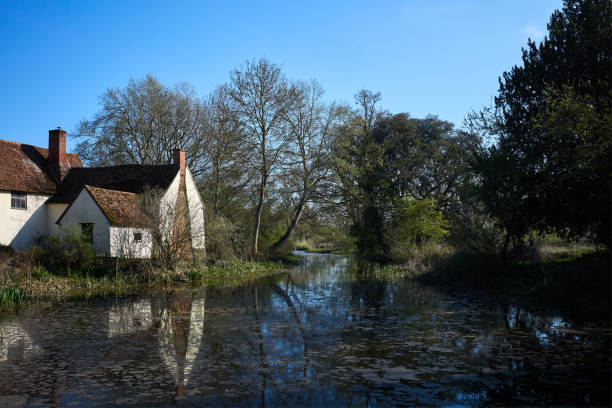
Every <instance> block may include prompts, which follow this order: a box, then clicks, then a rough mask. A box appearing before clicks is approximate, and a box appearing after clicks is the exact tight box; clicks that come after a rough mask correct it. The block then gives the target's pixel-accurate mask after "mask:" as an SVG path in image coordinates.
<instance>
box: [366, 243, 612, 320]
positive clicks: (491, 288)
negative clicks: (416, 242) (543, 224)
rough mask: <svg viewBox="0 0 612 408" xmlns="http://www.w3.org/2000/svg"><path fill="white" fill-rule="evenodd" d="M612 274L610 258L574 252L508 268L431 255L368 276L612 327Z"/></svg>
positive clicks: (497, 262) (518, 261)
mask: <svg viewBox="0 0 612 408" xmlns="http://www.w3.org/2000/svg"><path fill="white" fill-rule="evenodd" d="M610 268H611V265H610V257H609V255H608V254H606V253H603V252H597V251H594V250H583V249H580V250H575V249H573V250H566V251H557V252H553V253H548V254H546V255H545V256H543V257H534V256H526V257H522V258H521V257H519V258H515V259H507V260H506V261H505V262H504V260H503V259H502V258H501V257H500V256H498V255H492V254H467V253H446V254H431V255H429V256H428V257H427V258H420V259H418V260H416V259H413V260H411V261H409V262H406V263H403V264H400V265H378V266H372V267H371V268H369V271H368V272H367V274H368V275H369V277H370V278H373V279H381V280H387V281H395V280H403V279H413V280H416V281H419V282H422V283H426V284H429V285H434V286H436V287H438V288H442V289H449V290H454V289H462V290H469V291H472V292H474V293H476V294H477V295H479V296H481V295H485V296H491V297H494V298H496V299H498V300H502V301H505V302H508V303H511V302H516V303H521V304H525V305H533V306H537V307H539V308H545V309H550V310H557V311H562V312H564V313H566V314H568V315H570V316H572V317H573V318H578V319H581V320H584V319H587V320H608V321H609V320H610V316H611V310H612V304H611V301H610V288H611V287H612V282H611V277H610V270H611V269H610Z"/></svg>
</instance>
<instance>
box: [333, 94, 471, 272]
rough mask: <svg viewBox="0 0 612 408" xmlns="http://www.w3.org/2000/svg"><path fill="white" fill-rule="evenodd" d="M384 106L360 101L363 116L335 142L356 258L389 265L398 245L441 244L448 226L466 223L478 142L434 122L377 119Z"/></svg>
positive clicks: (372, 97)
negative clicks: (463, 202) (467, 190)
mask: <svg viewBox="0 0 612 408" xmlns="http://www.w3.org/2000/svg"><path fill="white" fill-rule="evenodd" d="M379 99H380V95H379V94H374V93H372V92H370V91H366V90H362V91H360V92H359V93H358V94H357V95H356V102H357V105H358V106H359V109H358V110H356V111H354V112H353V113H352V118H351V119H350V120H349V121H347V122H345V124H344V125H343V126H341V127H340V132H339V134H338V138H337V140H336V151H335V163H336V166H335V171H336V176H337V177H338V180H339V187H338V191H339V193H340V194H341V196H342V200H343V203H344V204H345V207H346V209H347V214H348V216H349V217H350V219H351V224H352V232H353V236H354V237H355V238H356V245H357V248H358V250H359V253H360V254H361V255H363V256H365V257H366V258H369V259H374V260H385V259H389V257H390V256H391V252H392V251H391V250H392V248H393V246H394V245H397V244H398V243H399V242H400V241H401V242H402V245H421V244H424V243H426V242H429V241H437V240H439V239H441V238H442V237H444V236H446V235H448V227H449V222H450V221H449V219H453V220H454V221H455V222H460V221H461V217H460V216H461V215H462V211H463V207H462V206H461V204H460V203H461V200H462V196H463V195H464V192H463V189H464V186H465V185H467V184H469V183H472V182H473V181H474V178H475V175H474V172H473V170H472V166H471V160H472V159H473V157H474V154H475V153H476V150H477V149H478V142H479V140H478V138H477V137H475V136H474V135H471V134H468V133H465V132H461V131H457V130H456V129H455V128H454V126H453V125H452V124H451V123H449V122H445V121H443V120H440V119H438V118H437V117H435V116H429V117H427V118H425V119H414V118H410V116H409V115H408V114H406V113H401V114H395V115H393V114H390V113H387V112H383V111H379V110H377V109H376V104H377V103H378V101H379ZM434 231H435V232H434Z"/></svg>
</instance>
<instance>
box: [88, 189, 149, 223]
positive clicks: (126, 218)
mask: <svg viewBox="0 0 612 408" xmlns="http://www.w3.org/2000/svg"><path fill="white" fill-rule="evenodd" d="M84 188H85V189H86V190H87V191H88V192H89V194H91V196H92V198H93V199H94V201H95V202H96V203H97V204H98V206H99V207H100V209H101V210H102V212H103V213H104V215H105V216H106V218H107V219H108V221H109V222H110V224H111V225H113V226H117V227H141V228H143V227H146V226H147V222H146V217H145V215H144V214H143V213H142V211H141V210H140V198H139V196H138V194H134V193H128V192H125V191H116V190H107V189H105V188H97V187H92V186H88V185H86V186H84Z"/></svg>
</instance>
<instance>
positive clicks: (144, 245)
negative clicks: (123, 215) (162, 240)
mask: <svg viewBox="0 0 612 408" xmlns="http://www.w3.org/2000/svg"><path fill="white" fill-rule="evenodd" d="M135 233H140V234H141V236H142V240H141V241H140V242H137V241H134V234H135ZM152 247H153V237H152V236H151V231H150V230H149V229H146V228H131V227H110V256H113V257H119V258H128V259H132V258H150V257H151V248H152Z"/></svg>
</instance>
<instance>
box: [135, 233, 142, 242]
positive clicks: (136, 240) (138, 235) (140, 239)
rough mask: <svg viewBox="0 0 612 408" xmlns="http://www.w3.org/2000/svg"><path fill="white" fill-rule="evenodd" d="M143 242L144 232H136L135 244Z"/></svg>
mask: <svg viewBox="0 0 612 408" xmlns="http://www.w3.org/2000/svg"><path fill="white" fill-rule="evenodd" d="M140 241H142V232H135V233H134V242H140Z"/></svg>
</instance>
